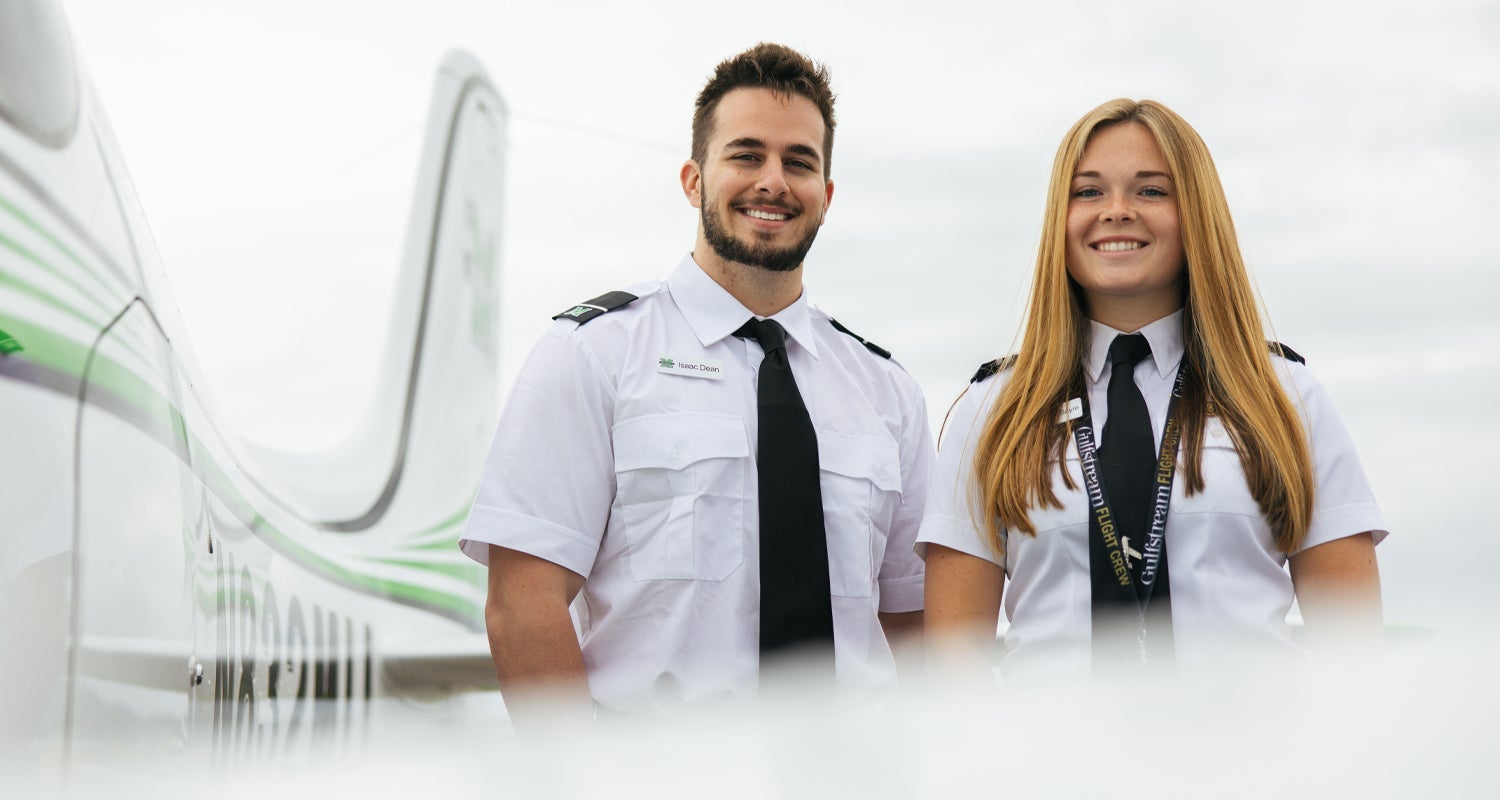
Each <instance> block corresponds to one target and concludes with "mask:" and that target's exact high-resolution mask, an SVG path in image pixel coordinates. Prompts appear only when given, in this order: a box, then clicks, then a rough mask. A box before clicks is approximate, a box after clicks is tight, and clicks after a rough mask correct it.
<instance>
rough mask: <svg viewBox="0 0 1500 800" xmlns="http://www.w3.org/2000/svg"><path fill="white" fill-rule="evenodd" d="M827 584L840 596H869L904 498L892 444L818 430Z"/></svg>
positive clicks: (898, 456) (896, 451)
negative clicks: (899, 505) (876, 570)
mask: <svg viewBox="0 0 1500 800" xmlns="http://www.w3.org/2000/svg"><path fill="white" fill-rule="evenodd" d="M818 469H819V476H818V477H819V483H820V488H821V489H822V493H823V527H824V529H825V532H826V533H827V538H828V585H829V590H830V591H831V592H832V593H833V594H834V595H835V596H838V597H870V596H872V595H873V593H874V588H875V568H876V565H877V564H879V563H881V562H882V561H883V560H884V554H885V538H886V534H887V531H888V530H889V527H890V520H891V517H892V515H893V514H894V513H895V510H896V504H897V503H899V502H900V499H901V453H900V449H899V448H898V447H897V446H896V443H895V442H894V441H891V440H889V439H882V438H879V437H875V436H851V435H849V434H843V433H835V432H832V431H822V430H820V431H818Z"/></svg>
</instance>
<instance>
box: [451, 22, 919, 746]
mask: <svg viewBox="0 0 1500 800" xmlns="http://www.w3.org/2000/svg"><path fill="white" fill-rule="evenodd" d="M833 128H834V118H833V93H832V91H831V90H830V88H829V86H828V76H827V72H826V71H825V70H824V69H823V68H822V67H820V66H817V65H815V64H813V62H811V61H809V60H808V59H807V58H806V57H805V56H803V55H801V54H800V53H797V52H796V51H793V50H790V49H788V48H786V47H782V46H779V45H771V44H761V45H757V46H756V47H754V48H752V49H750V50H748V51H746V52H744V53H742V54H740V55H738V56H736V57H734V58H732V59H729V60H727V61H725V62H724V63H722V64H720V65H719V66H718V68H717V70H716V71H715V73H714V75H713V77H712V78H711V79H710V80H709V82H708V84H707V85H706V86H705V87H704V89H703V91H702V93H701V94H700V95H699V97H698V101H697V110H696V113H695V114H694V119H693V152H692V158H691V160H689V161H688V162H687V163H686V164H684V165H683V167H682V172H681V180H682V188H683V192H684V194H685V195H686V196H687V198H688V201H689V202H690V203H691V204H692V205H693V206H694V207H696V208H698V209H699V210H700V217H699V225H698V235H697V241H696V243H695V244H694V246H693V250H692V252H691V254H689V255H688V256H687V257H685V258H683V259H682V261H681V263H680V264H679V265H678V267H677V269H676V271H675V272H673V273H672V275H671V277H669V278H668V279H667V280H666V281H656V282H651V283H648V284H643V285H641V286H637V287H632V288H631V289H630V290H629V291H628V292H612V293H610V294H608V295H605V296H603V297H600V298H596V299H595V300H593V301H590V302H589V303H585V304H580V305H579V306H576V307H574V308H572V309H569V310H568V311H566V312H564V313H562V314H559V315H558V316H557V317H556V319H557V321H556V322H555V323H554V324H553V327H552V328H551V329H550V330H549V331H548V333H547V334H546V335H545V336H543V337H542V340H541V341H540V342H539V343H538V344H537V346H536V349H535V350H534V351H533V352H532V355H531V356H530V358H529V359H528V360H527V363H526V364H525V366H524V367H523V369H522V371H521V374H520V376H519V377H518V379H517V381H516V385H515V387H514V389H513V391H512V394H511V397H510V399H509V400H508V402H507V406H506V409H505V411H504V413H503V414H502V416H501V420H500V425H499V429H498V431H497V433H496V436H495V442H494V445H493V447H492V449H491V452H490V455H489V459H488V461H487V463H486V467H485V473H484V478H483V481H482V484H481V486H480V490H479V496H478V497H477V499H476V500H475V503H474V507H473V509H472V510H471V512H470V515H469V521H468V524H467V526H466V528H465V532H464V539H463V541H462V542H460V546H461V547H462V548H463V550H464V552H465V553H467V554H468V555H469V556H471V557H473V558H474V559H476V560H478V561H480V562H482V563H486V564H488V566H489V576H490V578H489V603H488V606H487V611H486V619H487V623H488V628H489V635H490V643H491V648H492V651H493V654H494V658H495V668H496V672H497V673H498V675H499V677H500V685H501V689H502V691H503V692H504V693H505V696H506V701H507V703H508V705H509V707H510V710H511V716H512V719H513V721H515V722H516V724H517V727H518V728H524V727H525V726H526V725H527V724H528V723H529V722H530V721H531V719H530V717H531V716H532V715H533V714H535V713H536V712H535V711H534V709H533V708H532V707H531V706H529V705H528V704H527V701H528V700H529V699H532V698H534V697H537V696H538V695H539V694H545V695H546V696H547V698H548V700H549V701H550V702H552V703H554V704H555V705H554V706H552V707H551V708H550V709H549V710H551V711H553V712H557V711H564V712H565V711H567V710H569V709H573V710H576V711H577V712H579V716H583V715H584V713H586V712H587V711H588V710H589V709H590V701H592V704H593V706H594V707H597V708H598V709H599V710H601V711H604V712H620V713H627V714H646V715H655V716H662V715H665V716H671V715H673V714H676V713H680V712H681V711H682V710H684V709H685V708H686V707H687V706H689V705H693V704H702V703H705V702H710V703H711V702H717V701H723V700H733V699H736V698H743V697H750V696H754V695H755V693H756V691H757V687H758V682H759V678H760V677H761V667H762V664H763V663H764V664H769V663H771V662H773V661H774V660H776V659H777V658H778V657H779V656H780V655H782V654H784V653H800V654H810V656H811V661H812V663H811V665H810V666H809V667H808V669H809V670H810V671H811V672H812V673H814V674H815V675H816V674H818V673H819V672H820V671H821V672H822V673H824V674H825V675H826V676H827V677H830V678H831V677H833V676H834V674H835V670H836V676H837V681H838V685H839V687H840V689H841V690H844V691H847V690H851V689H852V690H855V691H862V690H869V689H871V688H874V687H878V686H880V685H883V684H887V683H889V682H890V681H892V680H893V679H894V677H895V663H894V659H893V656H892V649H891V645H890V642H889V638H890V637H888V636H887V632H891V633H892V634H893V635H894V634H895V632H897V631H898V630H899V631H901V632H903V633H906V634H910V633H911V632H913V631H918V632H919V631H920V625H921V610H920V609H921V607H922V606H921V604H922V575H923V570H922V563H921V561H920V560H918V559H917V558H916V557H915V556H914V554H913V553H912V543H913V540H914V537H915V534H916V529H917V526H918V523H919V522H920V519H921V512H922V505H923V500H924V497H925V492H926V481H927V473H928V469H929V464H930V461H931V449H932V447H931V441H930V436H929V433H928V428H927V421H926V408H925V404H924V402H923V400H922V396H921V393H920V391H919V390H918V388H917V386H916V383H915V381H913V380H912V379H911V377H910V376H908V375H907V374H906V373H905V372H904V371H903V370H902V369H901V368H900V367H898V366H896V365H895V364H894V363H893V362H891V361H890V360H889V354H888V353H885V352H884V351H883V350H880V349H879V348H878V347H875V346H873V345H868V344H867V343H865V342H864V340H863V339H860V338H858V337H857V336H854V335H853V334H851V333H849V332H848V331H847V330H845V329H843V328H842V327H841V326H838V325H837V323H835V322H833V321H832V320H831V319H830V318H829V317H828V316H826V315H825V314H823V313H822V312H821V311H819V310H817V309H814V308H812V307H811V306H809V305H808V303H807V298H806V296H805V294H804V293H803V290H802V260H803V256H804V255H805V254H806V253H807V251H808V249H809V248H810V247H811V246H812V242H813V239H814V237H815V236H816V235H817V232H818V228H819V226H820V225H822V223H823V218H824V215H825V213H826V211H827V209H828V204H829V201H830V200H831V199H832V198H833V182H832V181H831V180H829V178H828V174H829V173H828V165H829V157H830V155H831V153H832V144H833ZM763 319H770V320H773V321H774V322H773V323H764V322H757V321H756V320H763ZM752 329H753V330H752ZM788 367H789V368H790V369H789V374H788ZM804 407H805V411H804V410H803V409H804ZM575 598H577V599H578V602H576V603H574V600H575ZM570 604H572V606H573V609H574V611H575V612H576V613H577V615H578V625H579V631H578V633H577V634H575V630H574V626H573V622H572V620H571V619H570V616H569V606H570ZM579 636H581V638H582V641H581V644H580V641H579ZM828 655H832V656H833V658H832V659H828V658H826V657H827V656H828ZM820 657H821V660H820ZM835 662H836V663H835Z"/></svg>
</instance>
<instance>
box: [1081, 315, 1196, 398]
mask: <svg viewBox="0 0 1500 800" xmlns="http://www.w3.org/2000/svg"><path fill="white" fill-rule="evenodd" d="M1122 333H1125V331H1117V330H1115V329H1114V328H1111V327H1109V326H1108V325H1105V324H1103V323H1099V322H1095V321H1093V320H1089V353H1088V359H1087V360H1086V361H1085V362H1084V367H1085V368H1086V369H1087V370H1088V373H1089V381H1091V382H1093V383H1098V382H1099V377H1100V375H1101V374H1102V373H1103V372H1104V364H1105V362H1107V361H1108V360H1109V346H1110V344H1111V343H1112V342H1114V340H1115V337H1116V336H1119V335H1120V334H1122ZM1138 333H1140V334H1141V335H1143V336H1145V337H1146V342H1147V343H1148V344H1150V345H1151V360H1152V361H1153V362H1154V363H1155V364H1156V374H1158V375H1160V376H1161V378H1162V380H1166V378H1167V376H1168V375H1171V374H1172V370H1174V369H1176V368H1177V364H1178V362H1180V361H1182V309H1180V308H1179V309H1177V310H1176V311H1174V312H1172V313H1171V314H1168V315H1167V316H1165V317H1162V318H1161V319H1159V320H1157V321H1155V322H1153V323H1151V324H1150V325H1147V326H1146V327H1144V328H1141V329H1140V330H1139V331H1138Z"/></svg>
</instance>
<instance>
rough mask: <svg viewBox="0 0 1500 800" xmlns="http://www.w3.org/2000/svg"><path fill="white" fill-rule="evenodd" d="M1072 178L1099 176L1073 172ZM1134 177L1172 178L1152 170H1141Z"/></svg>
mask: <svg viewBox="0 0 1500 800" xmlns="http://www.w3.org/2000/svg"><path fill="white" fill-rule="evenodd" d="M1073 177H1074V178H1097V177H1100V176H1099V173H1098V172H1096V171H1094V170H1089V171H1087V172H1075V173H1073ZM1135 177H1136V179H1137V180H1139V179H1140V178H1166V179H1167V180H1172V176H1171V175H1169V174H1167V173H1165V172H1161V171H1160V170H1152V169H1143V170H1141V171H1140V172H1137V173H1136V174H1135Z"/></svg>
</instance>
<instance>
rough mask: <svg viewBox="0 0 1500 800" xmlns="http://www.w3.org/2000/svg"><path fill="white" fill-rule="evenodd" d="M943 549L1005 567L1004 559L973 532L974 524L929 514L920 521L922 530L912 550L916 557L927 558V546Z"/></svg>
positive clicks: (976, 532) (965, 520)
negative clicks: (941, 547)
mask: <svg viewBox="0 0 1500 800" xmlns="http://www.w3.org/2000/svg"><path fill="white" fill-rule="evenodd" d="M928 544H940V545H942V546H944V547H947V548H950V549H953V550H957V551H958V552H960V553H967V554H969V555H971V556H974V557H976V558H982V559H984V560H985V561H988V562H990V563H991V564H994V565H995V566H998V567H1003V566H1005V559H1004V558H1002V557H1001V556H999V555H997V554H996V553H995V550H994V548H992V547H990V544H989V542H987V541H985V540H984V539H983V538H982V537H981V536H980V535H979V532H978V531H976V530H974V523H973V522H972V521H970V520H967V519H955V518H953V517H948V516H943V515H941V514H930V515H928V516H927V518H926V519H924V520H922V530H921V531H920V532H919V533H918V534H917V544H916V547H915V548H914V549H915V550H916V553H917V555H918V556H921V557H922V558H924V559H925V558H926V557H927V545H928Z"/></svg>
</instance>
